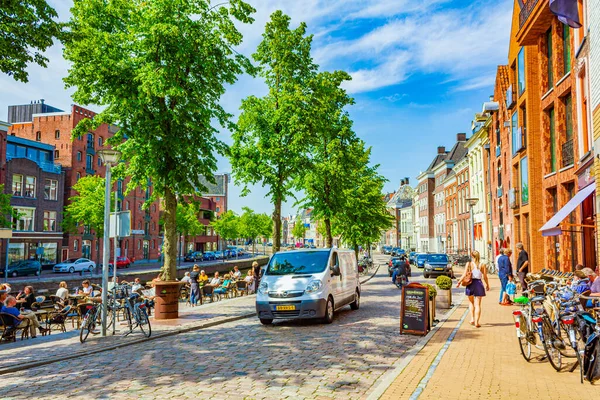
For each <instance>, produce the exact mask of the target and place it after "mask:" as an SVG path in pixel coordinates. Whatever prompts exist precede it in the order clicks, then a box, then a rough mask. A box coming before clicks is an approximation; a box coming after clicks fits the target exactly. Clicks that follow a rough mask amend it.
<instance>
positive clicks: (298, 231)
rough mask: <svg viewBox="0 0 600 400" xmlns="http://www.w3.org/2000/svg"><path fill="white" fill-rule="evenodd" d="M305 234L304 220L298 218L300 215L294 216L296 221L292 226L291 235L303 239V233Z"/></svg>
mask: <svg viewBox="0 0 600 400" xmlns="http://www.w3.org/2000/svg"><path fill="white" fill-rule="evenodd" d="M305 234H306V227H305V226H304V221H302V219H300V217H297V218H296V222H295V223H294V227H293V228H292V236H293V237H294V239H296V240H298V239H304V235H305Z"/></svg>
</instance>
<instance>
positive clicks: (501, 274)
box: [498, 249, 513, 304]
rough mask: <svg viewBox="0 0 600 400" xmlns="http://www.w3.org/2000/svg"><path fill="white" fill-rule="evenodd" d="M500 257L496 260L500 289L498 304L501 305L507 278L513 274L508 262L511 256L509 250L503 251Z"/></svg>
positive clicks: (510, 264)
mask: <svg viewBox="0 0 600 400" xmlns="http://www.w3.org/2000/svg"><path fill="white" fill-rule="evenodd" d="M503 250H504V251H503V252H502V255H501V256H500V258H498V278H500V284H501V285H502V289H501V290H500V299H499V300H498V304H502V300H503V299H504V292H505V291H506V284H507V283H508V276H509V275H512V274H513V270H512V263H511V262H510V256H511V254H512V250H511V249H503Z"/></svg>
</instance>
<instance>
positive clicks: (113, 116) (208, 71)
mask: <svg viewBox="0 0 600 400" xmlns="http://www.w3.org/2000/svg"><path fill="white" fill-rule="evenodd" d="M71 11H72V16H71V19H70V21H69V23H68V27H69V29H70V32H69V35H68V36H67V40H66V44H65V51H64V56H65V58H66V59H67V60H68V61H69V62H71V68H70V69H69V76H68V77H67V78H66V79H65V82H66V84H67V87H74V88H76V90H75V93H74V95H73V99H74V100H75V101H76V102H78V103H81V104H98V105H101V106H105V107H106V108H105V109H104V111H102V112H101V113H99V114H97V115H96V116H95V117H94V119H93V121H90V120H89V119H84V120H83V121H81V122H80V123H79V124H78V126H77V128H76V129H75V130H74V135H83V134H85V133H86V132H87V131H88V130H89V129H92V128H94V127H96V126H98V125H100V124H101V123H109V124H113V123H114V124H118V125H119V127H120V130H119V131H118V133H117V134H116V135H115V137H114V138H112V139H111V141H110V144H112V145H114V146H117V147H118V149H119V150H121V151H122V152H123V158H124V160H125V161H126V162H127V164H126V171H125V174H126V175H128V176H131V184H132V185H133V186H140V185H141V186H145V185H146V182H147V180H148V178H150V179H151V180H152V183H153V187H154V192H153V196H154V197H157V196H160V197H161V198H162V199H163V205H164V228H165V238H164V254H165V264H164V266H163V269H162V277H163V279H167V280H170V279H175V277H176V272H177V271H176V259H177V225H176V219H177V218H176V213H177V202H178V197H179V198H181V197H182V196H186V195H195V194H199V193H200V192H202V191H203V190H204V189H205V188H204V185H203V184H202V182H201V180H200V176H204V177H206V178H207V179H209V180H211V179H212V180H214V178H213V173H214V171H215V170H216V167H217V160H216V154H217V153H222V154H223V153H224V152H225V149H226V145H225V144H224V143H223V142H222V141H221V140H219V139H218V138H217V137H216V134H217V133H218V129H217V127H214V126H213V123H214V122H217V123H218V124H219V125H221V126H222V127H225V128H228V129H233V125H232V123H231V115H230V114H229V113H227V112H226V111H225V110H224V109H223V107H222V106H221V104H220V97H221V96H222V95H223V94H224V93H225V89H226V86H227V85H231V84H233V83H234V82H235V81H236V79H237V75H239V74H241V73H243V72H245V71H250V72H252V71H253V69H252V66H251V64H250V62H249V60H248V59H246V58H245V57H244V56H242V55H240V54H238V53H237V52H235V51H234V50H233V48H232V47H234V46H238V45H240V44H241V42H242V34H241V33H240V31H239V30H238V28H237V27H236V24H235V22H234V20H237V21H240V22H242V23H251V22H252V21H253V20H252V17H251V14H252V13H253V12H254V9H253V8H252V7H251V6H249V5H248V4H246V3H245V2H243V1H241V0H230V1H229V2H228V3H223V4H217V5H213V4H212V3H211V2H210V1H208V0H188V1H180V0H153V1H146V0H78V1H76V2H75V3H74V6H73V8H72V9H71Z"/></svg>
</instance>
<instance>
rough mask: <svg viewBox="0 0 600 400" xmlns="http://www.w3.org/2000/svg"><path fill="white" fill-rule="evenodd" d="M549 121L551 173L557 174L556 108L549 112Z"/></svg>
mask: <svg viewBox="0 0 600 400" xmlns="http://www.w3.org/2000/svg"><path fill="white" fill-rule="evenodd" d="M548 120H549V122H550V172H556V137H555V136H556V134H555V132H554V128H555V122H556V121H555V119H554V108H551V109H550V111H548Z"/></svg>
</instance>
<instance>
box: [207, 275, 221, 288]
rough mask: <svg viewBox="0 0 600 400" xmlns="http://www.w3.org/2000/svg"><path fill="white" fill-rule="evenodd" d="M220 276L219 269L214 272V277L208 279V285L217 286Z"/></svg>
mask: <svg viewBox="0 0 600 400" xmlns="http://www.w3.org/2000/svg"><path fill="white" fill-rule="evenodd" d="M220 283H221V278H219V271H217V272H215V277H214V278H212V279H211V280H210V283H209V285H210V286H219V284H220Z"/></svg>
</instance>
